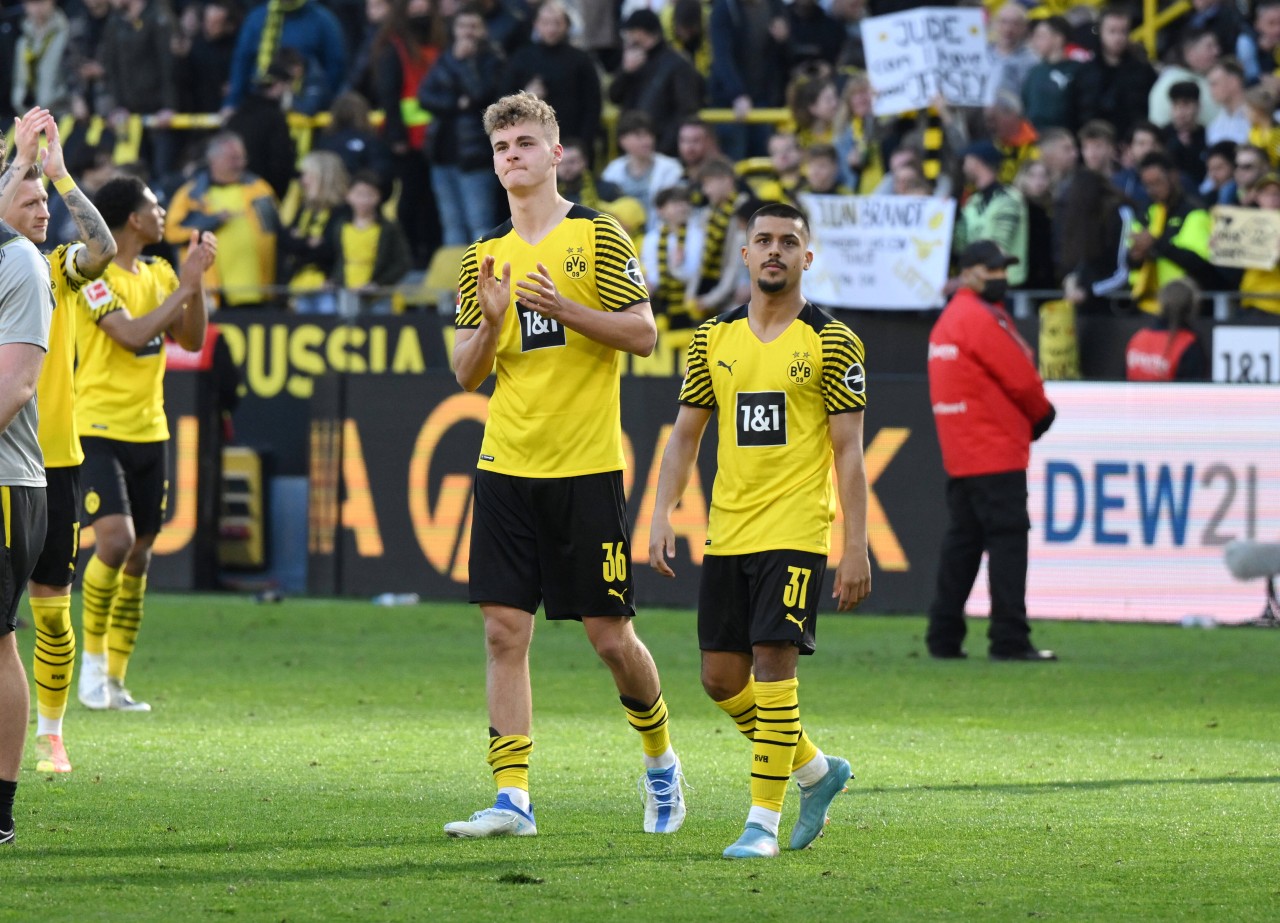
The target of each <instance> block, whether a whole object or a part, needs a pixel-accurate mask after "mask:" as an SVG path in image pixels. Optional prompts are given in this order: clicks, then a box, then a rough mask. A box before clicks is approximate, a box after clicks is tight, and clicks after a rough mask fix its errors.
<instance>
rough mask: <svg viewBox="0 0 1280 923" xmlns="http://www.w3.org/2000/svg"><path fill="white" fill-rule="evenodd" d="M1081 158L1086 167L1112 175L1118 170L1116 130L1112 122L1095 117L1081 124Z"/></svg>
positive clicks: (1103, 174) (1106, 175) (1105, 174)
mask: <svg viewBox="0 0 1280 923" xmlns="http://www.w3.org/2000/svg"><path fill="white" fill-rule="evenodd" d="M1080 160H1081V162H1082V163H1083V164H1084V166H1085V169H1087V170H1092V171H1094V172H1095V173H1099V174H1101V175H1102V176H1105V177H1107V178H1108V179H1109V178H1110V177H1111V174H1112V173H1114V172H1115V170H1116V130H1115V128H1114V127H1112V125H1111V123H1110V122H1104V121H1103V120H1102V119H1094V120H1093V121H1091V122H1085V123H1084V125H1082V126H1080Z"/></svg>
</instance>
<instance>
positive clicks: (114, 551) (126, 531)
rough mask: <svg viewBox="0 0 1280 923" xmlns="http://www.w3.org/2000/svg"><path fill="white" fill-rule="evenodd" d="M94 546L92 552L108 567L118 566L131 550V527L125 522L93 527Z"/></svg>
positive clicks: (132, 535)
mask: <svg viewBox="0 0 1280 923" xmlns="http://www.w3.org/2000/svg"><path fill="white" fill-rule="evenodd" d="M94 537H95V541H96V548H95V549H94V553H95V554H96V555H97V556H98V557H99V558H101V559H102V563H103V564H106V565H107V566H108V567H120V566H122V565H123V564H124V563H125V561H126V560H127V559H128V558H129V555H130V553H131V552H132V551H133V542H134V538H135V536H134V534H133V527H132V526H130V525H128V524H127V522H126V523H123V524H117V525H115V526H113V527H110V528H105V529H96V528H95V529H94Z"/></svg>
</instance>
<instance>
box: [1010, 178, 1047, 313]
mask: <svg viewBox="0 0 1280 923" xmlns="http://www.w3.org/2000/svg"><path fill="white" fill-rule="evenodd" d="M1013 188H1014V189H1016V190H1018V192H1020V193H1022V201H1023V202H1025V203H1026V207H1027V272H1026V278H1025V279H1024V280H1023V283H1022V285H1023V287H1024V288H1028V289H1034V290H1041V291H1043V290H1045V289H1053V288H1057V287H1058V274H1057V268H1056V266H1055V259H1054V253H1053V234H1052V228H1051V223H1050V215H1052V213H1053V194H1052V192H1051V190H1050V186H1049V170H1048V168H1046V167H1045V165H1044V164H1043V163H1041V162H1040V161H1038V160H1029V161H1027V162H1026V163H1024V164H1023V165H1022V166H1021V167H1019V168H1018V175H1017V176H1015V177H1014V179H1013Z"/></svg>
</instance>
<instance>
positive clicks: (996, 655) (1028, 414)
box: [925, 240, 1057, 661]
mask: <svg viewBox="0 0 1280 923" xmlns="http://www.w3.org/2000/svg"><path fill="white" fill-rule="evenodd" d="M1016 262H1018V259H1017V257H1014V256H1009V255H1008V254H1006V253H1005V252H1004V251H1003V250H1001V249H1000V247H999V245H998V244H996V243H995V242H994V241H990V240H979V241H975V242H974V243H972V244H970V245H969V246H968V247H966V248H965V249H964V251H962V252H961V254H960V270H961V272H960V288H959V290H958V291H957V292H956V294H955V296H954V297H953V298H952V299H951V301H950V302H949V303H948V304H947V306H946V308H945V309H944V310H943V312H942V315H941V316H940V317H939V318H938V322H937V323H936V324H934V327H933V331H932V332H931V333H930V334H929V400H930V402H931V403H932V404H933V418H934V421H935V423H936V424H937V427H938V442H939V444H940V445H941V446H942V465H943V467H944V468H945V469H946V471H947V475H948V481H947V512H948V513H949V515H950V518H951V521H950V524H949V525H948V527H947V532H946V535H945V536H944V537H943V540H942V553H941V556H940V560H939V562H938V585H937V590H936V592H935V594H934V598H933V604H932V605H931V606H930V607H929V630H928V632H927V633H926V635H925V642H926V644H927V645H928V648H929V653H930V655H931V656H933V657H936V658H939V659H944V660H951V659H959V658H962V657H965V656H966V654H965V652H964V649H963V647H962V646H961V645H962V644H963V642H964V636H965V621H964V605H965V602H966V600H968V598H969V591H970V590H972V589H973V581H974V580H975V579H976V578H977V576H978V565H979V564H980V563H981V561H982V553H983V552H984V551H985V552H986V553H987V556H988V564H987V568H988V573H989V577H990V584H991V621H990V626H989V627H988V629H987V639H988V641H989V642H990V657H991V659H992V660H1023V661H1046V660H1056V659H1057V657H1056V655H1054V653H1053V652H1052V651H1042V650H1038V649H1037V648H1035V647H1034V646H1033V645H1032V644H1031V626H1030V625H1029V624H1028V623H1027V602H1026V590H1027V535H1028V533H1029V532H1030V531H1031V520H1030V518H1029V517H1028V515H1027V464H1028V462H1029V461H1030V457H1031V443H1032V441H1033V440H1035V439H1039V438H1040V436H1042V435H1044V433H1045V431H1046V430H1048V428H1049V425H1050V424H1051V423H1052V422H1053V418H1054V409H1053V405H1052V404H1050V403H1049V400H1048V398H1046V397H1045V393H1044V383H1043V382H1042V381H1041V380H1040V375H1039V373H1038V372H1037V371H1036V364H1035V360H1034V358H1033V356H1032V352H1031V347H1030V346H1028V345H1027V343H1026V341H1024V340H1023V339H1022V337H1020V336H1019V335H1018V331H1017V329H1016V328H1015V327H1014V325H1013V318H1012V317H1010V316H1009V313H1008V312H1007V311H1006V310H1005V309H1004V307H1003V305H1002V302H1003V301H1004V296H1005V292H1006V290H1007V289H1008V279H1007V276H1006V273H1007V270H1008V267H1009V266H1011V265H1012V264H1014V263H1016Z"/></svg>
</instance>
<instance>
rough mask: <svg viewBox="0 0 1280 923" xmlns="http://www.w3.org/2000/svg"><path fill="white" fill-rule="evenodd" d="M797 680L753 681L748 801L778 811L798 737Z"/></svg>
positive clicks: (799, 733)
mask: <svg viewBox="0 0 1280 923" xmlns="http://www.w3.org/2000/svg"><path fill="white" fill-rule="evenodd" d="M799 686H800V684H799V682H797V681H796V680H795V679H783V680H778V681H777V682H773V683H762V682H759V681H757V682H756V684H755V687H756V734H755V745H754V746H753V747H752V753H751V759H752V763H751V805H752V807H756V808H764V809H766V810H769V811H777V812H781V811H782V800H783V798H785V797H786V794H787V780H788V779H790V778H791V764H792V762H793V758H794V756H795V749H796V742H797V741H798V740H799V739H800V735H801V733H802V732H801V729H800V698H799V695H798V693H797V690H798V689H799Z"/></svg>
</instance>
